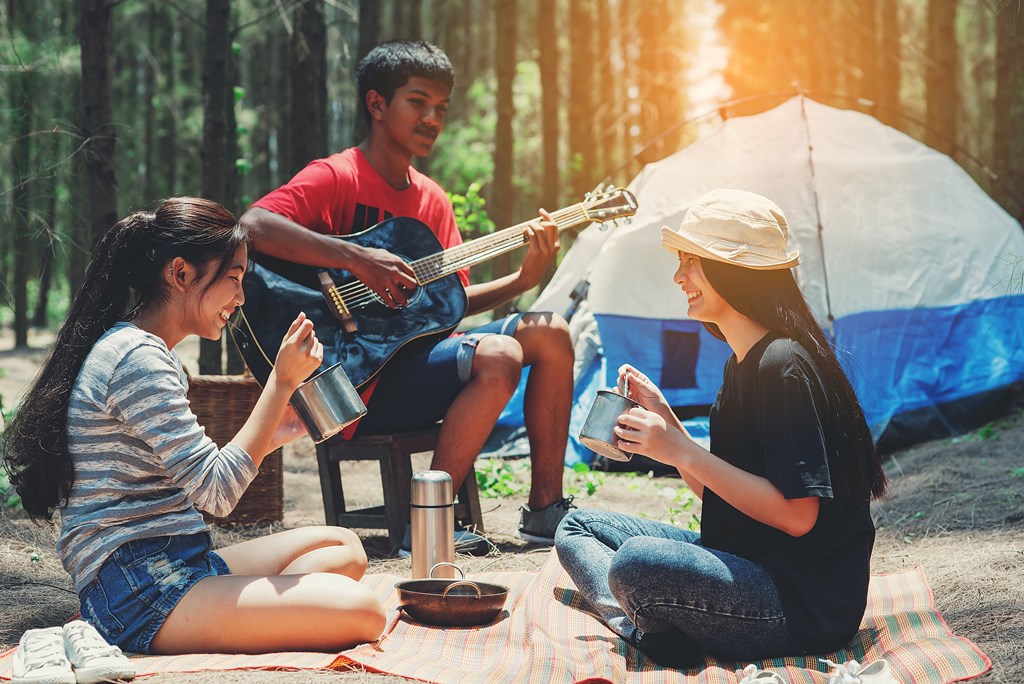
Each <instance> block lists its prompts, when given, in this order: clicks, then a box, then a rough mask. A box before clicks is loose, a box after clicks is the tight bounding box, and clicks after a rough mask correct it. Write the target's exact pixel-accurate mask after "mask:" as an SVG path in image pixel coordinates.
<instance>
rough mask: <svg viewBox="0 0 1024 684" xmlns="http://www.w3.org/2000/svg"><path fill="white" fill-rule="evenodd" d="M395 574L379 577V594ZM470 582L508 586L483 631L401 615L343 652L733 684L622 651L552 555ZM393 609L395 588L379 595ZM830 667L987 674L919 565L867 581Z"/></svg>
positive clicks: (812, 669) (816, 683)
mask: <svg viewBox="0 0 1024 684" xmlns="http://www.w3.org/2000/svg"><path fill="white" fill-rule="evenodd" d="M398 579H399V578H388V579H387V580H386V582H385V583H384V584H383V588H385V589H386V587H387V586H389V585H390V584H391V583H392V580H395V581H397V580H398ZM472 579H479V580H481V581H484V582H494V583H498V584H504V585H506V586H508V587H509V589H510V591H509V598H508V600H507V602H506V606H505V607H506V609H507V610H506V612H504V613H503V614H502V615H501V616H500V617H499V618H498V620H496V621H495V622H494V623H492V624H491V625H488V626H486V627H484V628H479V627H477V628H447V629H443V630H442V629H439V628H437V627H425V626H422V625H418V624H416V623H414V622H411V621H409V620H408V619H407V618H405V617H403V618H402V619H401V620H400V621H399V622H398V623H396V626H395V629H394V630H393V631H392V632H391V634H389V635H388V636H387V637H386V638H385V639H384V640H383V641H382V642H381V643H380V644H379V645H375V644H367V645H364V646H360V647H358V648H354V649H352V650H349V651H346V652H345V653H344V654H343V655H345V656H346V657H348V658H350V659H351V660H353V661H354V662H357V663H360V664H361V665H363V666H365V667H367V668H369V669H372V670H377V671H381V672H388V673H391V674H396V675H401V676H403V677H411V678H415V679H421V680H426V681H432V682H444V683H445V684H455V683H458V682H474V683H477V682H495V683H498V682H512V681H515V682H538V683H544V684H546V683H548V682H631V683H634V682H635V683H636V684H647V683H648V682H685V683H686V684H736V682H737V681H738V679H739V677H737V674H736V671H737V670H739V669H741V668H742V667H743V666H744V665H746V664H747V663H738V662H725V661H720V660H716V659H712V658H708V659H706V660H705V662H704V665H703V666H701V667H700V668H695V669H692V670H686V671H679V670H670V669H665V668H661V667H659V666H657V665H655V664H654V663H652V662H650V661H649V660H647V659H646V658H644V656H643V654H642V653H640V652H639V651H637V650H635V649H633V648H631V647H628V646H627V645H626V644H625V642H623V641H622V640H621V639H619V638H618V637H617V636H616V635H615V634H614V633H613V632H611V631H610V630H609V629H608V628H607V627H605V626H604V625H603V624H602V623H601V622H600V621H599V620H598V619H597V618H596V617H594V615H593V614H591V613H589V612H587V611H586V610H584V609H583V607H582V604H581V603H580V595H579V593H578V592H577V591H576V590H575V588H574V586H573V584H572V580H570V579H569V576H568V575H566V574H565V572H564V571H563V570H562V568H561V566H560V565H559V564H558V558H557V557H556V555H555V554H554V553H552V554H551V556H550V558H549V559H548V562H547V564H546V565H545V566H544V568H543V569H542V570H541V571H540V573H539V574H534V573H522V572H515V573H510V572H495V573H480V574H478V575H474V576H473V577H472ZM380 595H381V598H382V600H383V601H384V602H385V606H386V607H388V608H389V609H391V610H393V609H394V608H395V606H397V603H398V595H397V591H394V590H392V591H385V592H381V594H380ZM821 657H822V658H827V659H829V660H831V661H833V662H837V663H842V662H846V661H848V660H858V661H860V662H869V661H872V660H876V659H878V658H883V657H884V658H885V659H886V660H887V661H888V662H889V664H890V665H891V666H892V669H893V674H894V675H895V676H896V677H897V678H898V679H899V681H900V682H901V684H946V683H948V682H955V681H960V680H964V679H970V678H972V677H976V676H978V675H980V674H982V673H984V672H986V671H987V670H988V669H989V668H990V667H991V666H992V663H991V661H990V660H989V659H988V657H987V656H986V655H985V654H984V653H982V652H981V651H980V650H978V648H977V647H976V646H974V644H972V643H971V642H970V641H968V640H967V639H964V638H962V637H958V636H956V635H954V634H953V633H952V632H950V630H949V627H947V626H946V623H945V621H944V620H943V619H942V617H941V616H940V615H939V614H938V613H937V612H936V611H935V607H934V602H933V599H932V593H931V589H930V588H929V587H928V582H927V580H926V579H925V576H924V571H923V569H922V568H920V567H916V568H913V569H911V570H908V571H905V572H901V573H897V574H893V575H876V576H872V578H871V588H870V591H869V597H868V609H867V615H866V616H865V619H864V625H863V626H862V628H861V630H860V632H859V633H858V634H857V636H856V637H855V638H854V639H853V641H852V642H851V643H850V644H848V646H847V648H846V649H845V650H842V651H837V652H833V653H826V654H821ZM756 664H757V666H758V667H760V668H761V669H770V670H773V671H776V672H784V673H785V674H784V678H785V679H787V680H788V681H790V682H792V683H793V684H825V682H826V681H827V679H828V675H827V674H826V673H827V672H829V671H831V668H829V667H828V666H826V665H825V664H824V663H821V662H819V661H818V657H810V656H807V657H799V658H777V659H772V660H765V661H760V662H757V663H756Z"/></svg>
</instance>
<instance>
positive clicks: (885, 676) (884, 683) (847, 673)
mask: <svg viewBox="0 0 1024 684" xmlns="http://www.w3.org/2000/svg"><path fill="white" fill-rule="evenodd" d="M821 662H823V663H825V664H826V665H829V666H831V667H833V668H835V669H834V670H833V672H832V676H831V677H829V678H828V684H899V682H898V681H897V680H896V678H895V677H894V676H893V674H892V669H891V668H890V667H889V663H887V662H885V661H884V660H881V659H879V660H876V661H874V662H871V663H868V664H867V665H861V664H860V663H858V662H857V661H856V660H851V661H849V662H847V663H846V664H845V665H839V664H838V663H833V662H832V661H831V660H825V659H823V658H822V659H821Z"/></svg>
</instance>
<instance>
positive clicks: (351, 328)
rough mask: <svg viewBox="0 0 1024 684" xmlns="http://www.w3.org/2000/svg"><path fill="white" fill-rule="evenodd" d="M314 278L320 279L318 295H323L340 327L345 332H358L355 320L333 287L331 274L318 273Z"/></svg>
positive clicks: (325, 272)
mask: <svg viewBox="0 0 1024 684" xmlns="http://www.w3.org/2000/svg"><path fill="white" fill-rule="evenodd" d="M316 276H317V278H319V279H320V293H321V294H323V296H324V300H326V301H327V308H328V309H330V311H331V313H332V314H333V315H334V317H335V318H337V319H338V321H339V322H341V327H343V328H344V329H345V332H347V333H354V332H355V331H356V330H358V328H359V326H357V325H356V320H355V319H354V318H352V312H350V311H349V310H348V306H347V305H346V304H345V300H344V299H342V297H341V295H340V294H339V293H338V288H337V287H335V285H334V280H332V279H331V274H330V273H328V272H327V271H320V272H318V273H317V274H316Z"/></svg>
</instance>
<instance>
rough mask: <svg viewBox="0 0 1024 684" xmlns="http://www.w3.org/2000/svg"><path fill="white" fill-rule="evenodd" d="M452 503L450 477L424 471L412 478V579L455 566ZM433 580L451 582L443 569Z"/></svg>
mask: <svg viewBox="0 0 1024 684" xmlns="http://www.w3.org/2000/svg"><path fill="white" fill-rule="evenodd" d="M454 500H455V494H454V490H453V488H452V477H451V475H449V474H448V473H446V472H445V471H443V470H424V471H422V472H419V473H416V474H415V475H413V476H412V487H411V491H410V497H409V503H410V505H409V518H410V523H411V525H412V534H411V536H412V549H410V551H411V552H412V577H413V579H420V578H424V577H430V569H431V568H432V567H434V566H435V565H437V564H438V563H454V562H455V507H454V505H453V501H454ZM434 577H444V578H454V577H455V569H454V568H453V567H451V566H449V565H443V566H441V567H439V568H437V569H436V570H435V571H434Z"/></svg>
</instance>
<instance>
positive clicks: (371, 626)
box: [312, 574, 387, 645]
mask: <svg viewBox="0 0 1024 684" xmlns="http://www.w3.org/2000/svg"><path fill="white" fill-rule="evenodd" d="M312 577H316V578H317V579H318V580H319V581H318V582H317V585H318V586H319V588H318V591H319V592H320V594H319V595H318V597H317V602H318V604H319V605H320V606H321V607H322V608H324V609H325V610H326V611H327V613H326V614H327V615H331V616H332V617H330V618H329V620H328V621H327V623H328V624H329V625H331V627H333V628H334V629H337V643H338V644H339V645H346V644H347V645H351V644H353V643H360V642H366V641H373V640H374V639H376V638H377V637H378V636H380V633H381V632H383V631H384V624H385V622H386V620H387V614H386V613H385V611H384V606H383V605H382V604H381V602H380V600H379V599H378V598H377V595H376V594H375V593H374V592H373V591H371V590H370V589H369V588H368V587H366V586H364V585H362V584H360V583H359V582H357V581H355V580H353V579H350V578H348V577H339V576H338V575H330V574H321V575H314V576H312Z"/></svg>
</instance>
